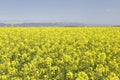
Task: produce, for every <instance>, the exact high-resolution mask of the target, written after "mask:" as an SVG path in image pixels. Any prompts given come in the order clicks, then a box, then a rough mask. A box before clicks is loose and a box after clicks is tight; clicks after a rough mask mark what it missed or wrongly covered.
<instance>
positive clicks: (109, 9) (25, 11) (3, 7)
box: [0, 0, 120, 24]
mask: <svg viewBox="0 0 120 80" xmlns="http://www.w3.org/2000/svg"><path fill="white" fill-rule="evenodd" d="M0 22H6V23H7V22H8V23H10V22H14V23H15V22H81V23H88V24H120V0H0Z"/></svg>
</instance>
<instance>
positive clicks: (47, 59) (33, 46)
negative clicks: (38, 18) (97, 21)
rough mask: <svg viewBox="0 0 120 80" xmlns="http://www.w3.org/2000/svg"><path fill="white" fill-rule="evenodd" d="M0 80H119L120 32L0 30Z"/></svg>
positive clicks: (112, 29) (105, 30)
mask: <svg viewBox="0 0 120 80" xmlns="http://www.w3.org/2000/svg"><path fill="white" fill-rule="evenodd" d="M0 80H120V28H119V27H109V28H107V27H98V28H96V27H90V28H87V27H85V28H83V27H81V28H34V27H33V28H0Z"/></svg>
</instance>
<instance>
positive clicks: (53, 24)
mask: <svg viewBox="0 0 120 80" xmlns="http://www.w3.org/2000/svg"><path fill="white" fill-rule="evenodd" d="M12 25H13V24H5V23H0V26H8V27H10V26H12ZM14 26H15V27H17V26H19V27H30V26H36V27H37V26H38V27H39V26H103V25H98V24H96V25H95V24H84V23H72V22H56V23H19V24H17V23H16V24H14ZM106 26H110V25H106Z"/></svg>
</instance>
